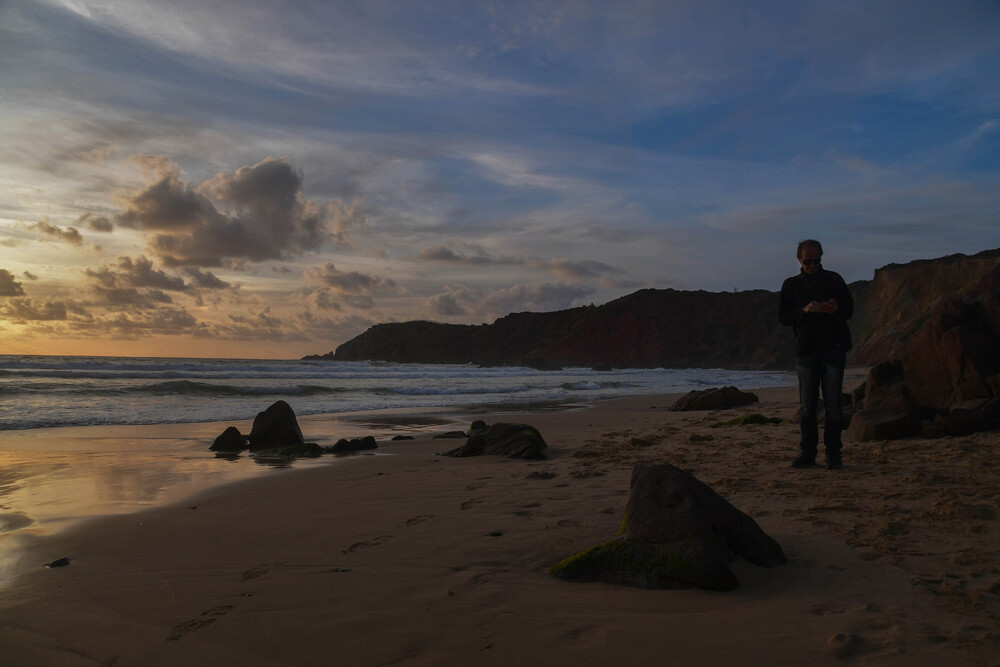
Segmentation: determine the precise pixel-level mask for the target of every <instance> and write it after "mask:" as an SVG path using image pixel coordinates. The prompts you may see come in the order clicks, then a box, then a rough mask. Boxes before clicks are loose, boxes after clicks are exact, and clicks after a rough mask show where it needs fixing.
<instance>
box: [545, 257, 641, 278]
mask: <svg viewBox="0 0 1000 667" xmlns="http://www.w3.org/2000/svg"><path fill="white" fill-rule="evenodd" d="M533 266H536V267H537V268H542V269H545V270H546V271H549V272H551V273H552V274H553V275H554V276H556V277H557V278H567V279H585V278H599V277H601V276H605V275H608V274H620V273H622V271H621V270H620V269H616V268H615V267H613V266H610V265H608V264H605V263H604V262H595V261H590V260H584V261H579V262H575V261H573V260H569V259H550V260H547V261H542V262H536V263H533Z"/></svg>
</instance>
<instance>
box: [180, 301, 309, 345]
mask: <svg viewBox="0 0 1000 667" xmlns="http://www.w3.org/2000/svg"><path fill="white" fill-rule="evenodd" d="M196 335H199V336H201V337H212V338H221V339H225V340H251V341H253V340H261V341H270V342H273V341H283V342H288V341H303V340H307V338H306V336H304V335H303V334H302V333H301V332H300V331H298V330H297V329H296V328H295V326H294V323H292V322H290V321H286V320H285V319H283V318H281V317H277V316H275V315H272V314H271V308H270V306H268V307H265V308H264V309H263V310H261V311H259V312H257V313H253V314H250V315H237V314H231V315H229V317H228V318H227V321H226V322H218V323H214V324H212V325H210V326H208V327H206V328H205V329H203V330H201V331H199V332H198V333H197V334H196Z"/></svg>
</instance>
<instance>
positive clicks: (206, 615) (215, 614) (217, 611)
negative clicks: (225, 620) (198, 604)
mask: <svg viewBox="0 0 1000 667" xmlns="http://www.w3.org/2000/svg"><path fill="white" fill-rule="evenodd" d="M232 610H233V605H231V604H224V605H221V606H219V607H212V608H211V609H208V610H206V611H203V612H201V618H195V619H192V620H190V621H184V622H183V623H178V624H177V625H175V626H174V628H173V630H172V631H171V633H170V635H169V636H168V637H167V641H168V642H169V641H176V640H178V639H180V638H182V637H183V636H184V635H186V634H188V633H190V632H194V631H196V630H201V629H202V628H206V627H208V626H209V625H211V624H212V623H215V622H216V621H217V620H219V617H221V616H225V615H226V614H228V613H229V612H231V611H232Z"/></svg>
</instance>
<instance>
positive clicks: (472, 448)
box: [444, 422, 548, 459]
mask: <svg viewBox="0 0 1000 667" xmlns="http://www.w3.org/2000/svg"><path fill="white" fill-rule="evenodd" d="M547 448H548V445H546V444H545V439H544V438H542V434H541V433H539V432H538V429H536V428H535V427H534V426H529V425H528V424H509V423H504V422H500V423H497V424H493V425H491V426H488V427H486V428H485V429H482V430H479V431H476V432H475V433H473V434H472V435H471V436H469V439H468V441H466V443H465V444H464V445H462V446H461V447H459V448H457V449H453V450H452V451H450V452H446V453H445V454H444V456H455V457H464V456H480V455H483V454H487V455H494V456H506V457H508V458H512V459H545V458H547V457H546V456H545V450H546V449H547Z"/></svg>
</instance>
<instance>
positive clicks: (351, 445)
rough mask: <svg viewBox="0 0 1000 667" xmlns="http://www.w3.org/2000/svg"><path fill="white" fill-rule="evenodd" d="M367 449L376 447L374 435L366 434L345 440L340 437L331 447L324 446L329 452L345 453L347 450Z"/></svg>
mask: <svg viewBox="0 0 1000 667" xmlns="http://www.w3.org/2000/svg"><path fill="white" fill-rule="evenodd" d="M367 449H378V444H377V443H376V442H375V438H374V436H370V435H366V436H365V437H363V438H352V439H350V440H347V439H345V438H341V439H340V440H338V441H337V442H336V444H334V445H333V446H331V447H327V448H326V450H325V451H326V452H328V453H330V454H346V453H348V452H361V451H364V450H367Z"/></svg>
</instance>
